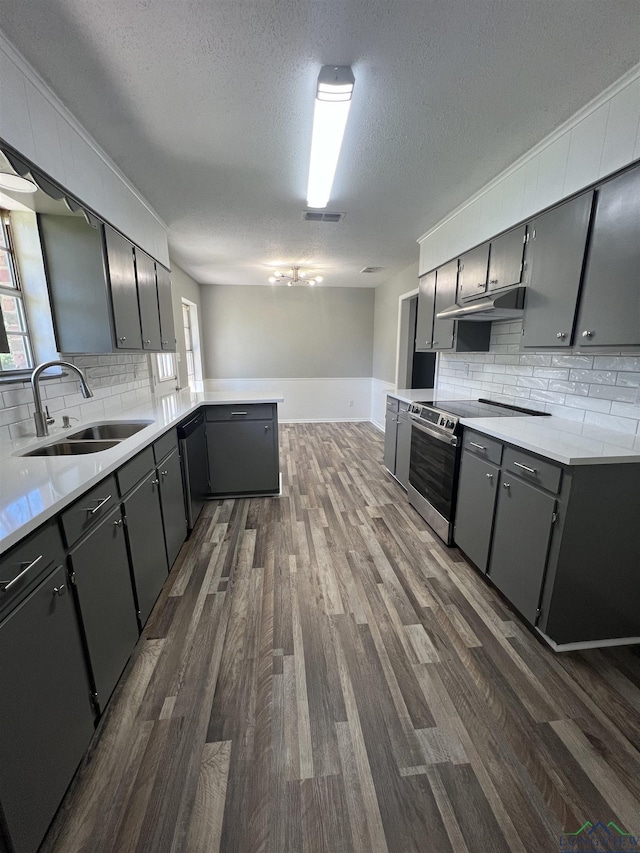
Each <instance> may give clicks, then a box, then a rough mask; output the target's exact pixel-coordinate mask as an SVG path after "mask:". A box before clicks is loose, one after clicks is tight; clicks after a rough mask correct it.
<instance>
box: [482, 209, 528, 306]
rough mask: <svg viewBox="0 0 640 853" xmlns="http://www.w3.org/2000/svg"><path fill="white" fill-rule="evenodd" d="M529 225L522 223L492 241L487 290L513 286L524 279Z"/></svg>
mask: <svg viewBox="0 0 640 853" xmlns="http://www.w3.org/2000/svg"><path fill="white" fill-rule="evenodd" d="M526 234H527V226H526V225H520V226H518V227H517V228H513V229H512V230H511V231H507V233H506V234H502V235H500V237H496V238H495V239H493V240H492V241H491V249H490V252H489V276H488V283H487V291H488V292H490V291H493V290H501V289H502V288H503V287H512V286H513V285H516V284H520V282H521V281H522V271H523V264H524V248H525V238H526Z"/></svg>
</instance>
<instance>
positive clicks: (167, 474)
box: [160, 471, 169, 477]
mask: <svg viewBox="0 0 640 853" xmlns="http://www.w3.org/2000/svg"><path fill="white" fill-rule="evenodd" d="M160 473H161V474H162V476H163V477H168V476H169V472H168V471H160Z"/></svg>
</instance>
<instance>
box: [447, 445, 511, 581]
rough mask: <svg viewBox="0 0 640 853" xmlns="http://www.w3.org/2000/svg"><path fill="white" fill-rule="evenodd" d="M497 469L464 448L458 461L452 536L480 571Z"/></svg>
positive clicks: (484, 560)
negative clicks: (458, 468)
mask: <svg viewBox="0 0 640 853" xmlns="http://www.w3.org/2000/svg"><path fill="white" fill-rule="evenodd" d="M499 480H500V469H499V468H498V467H497V466H496V465H493V464H492V463H490V462H487V461H485V460H484V459H481V458H479V457H478V456H476V455H475V454H474V453H471V452H468V451H465V452H464V453H463V454H462V461H461V464H460V476H459V479H458V500H457V504H456V515H455V524H454V531H453V538H454V541H455V543H456V545H457V546H458V547H459V548H461V549H462V550H463V551H464V553H465V554H466V555H467V557H469V559H470V560H472V562H473V563H475V565H476V566H477V567H478V568H479V569H480V571H481V572H485V573H486V571H487V564H488V561H489V546H490V544H491V534H492V531H493V516H494V512H495V504H496V495H497V489H498V484H499Z"/></svg>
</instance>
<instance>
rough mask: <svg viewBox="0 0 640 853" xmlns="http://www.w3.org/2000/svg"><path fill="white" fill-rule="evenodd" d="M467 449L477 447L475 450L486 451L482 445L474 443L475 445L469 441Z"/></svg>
mask: <svg viewBox="0 0 640 853" xmlns="http://www.w3.org/2000/svg"><path fill="white" fill-rule="evenodd" d="M469 447H477V448H478V450H486V449H487V448H486V447H485V446H484V444H476V443H475V441H470V442H469Z"/></svg>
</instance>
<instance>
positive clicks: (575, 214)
mask: <svg viewBox="0 0 640 853" xmlns="http://www.w3.org/2000/svg"><path fill="white" fill-rule="evenodd" d="M592 206H593V192H588V193H584V194H583V195H580V196H578V197H577V198H574V199H572V200H571V201H569V202H567V203H566V204H562V205H560V206H559V207H555V208H553V209H552V210H550V211H548V212H547V213H545V214H543V215H542V216H539V217H537V218H536V219H534V220H533V222H531V223H530V225H529V237H530V239H529V246H528V252H527V271H526V276H525V279H526V284H527V285H528V286H527V297H526V306H525V314H524V324H523V332H522V344H523V346H525V347H536V348H537V347H569V346H571V344H572V340H573V328H574V322H575V316H576V308H577V302H578V293H579V290H580V280H581V276H582V270H583V266H584V255H585V249H586V246H587V235H588V233H589V221H590V219H591V208H592Z"/></svg>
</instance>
